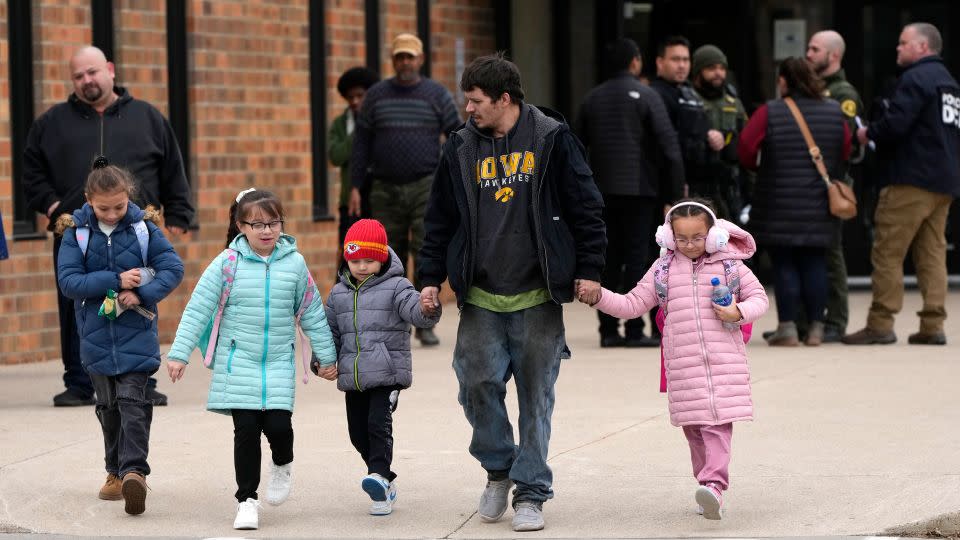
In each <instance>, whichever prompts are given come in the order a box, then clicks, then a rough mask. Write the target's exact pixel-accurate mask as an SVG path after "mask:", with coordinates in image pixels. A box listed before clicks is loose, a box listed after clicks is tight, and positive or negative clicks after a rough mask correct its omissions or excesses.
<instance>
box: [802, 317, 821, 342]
mask: <svg viewBox="0 0 960 540" xmlns="http://www.w3.org/2000/svg"><path fill="white" fill-rule="evenodd" d="M821 343H823V321H813V322H812V323H810V328H808V329H807V339H806V341H804V342H803V344H804V345H806V346H808V347H819V346H820V344H821Z"/></svg>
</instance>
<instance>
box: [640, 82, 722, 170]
mask: <svg viewBox="0 0 960 540" xmlns="http://www.w3.org/2000/svg"><path fill="white" fill-rule="evenodd" d="M650 88H653V89H654V90H655V91H656V92H657V93H658V94H660V97H661V99H663V104H664V105H665V106H666V107H667V114H668V115H669V116H670V121H671V122H673V126H674V128H676V130H677V138H678V140H679V141H680V152H681V153H682V154H683V167H684V171H685V172H686V175H687V177H686V181H687V184H690V185H691V186H692V185H698V184H704V183H709V182H710V168H709V162H710V156H711V154H712V151H711V150H710V147H709V146H708V144H707V132H708V131H710V121H709V119H708V118H707V113H706V110H705V109H704V106H703V99H702V98H701V97H700V95H699V94H697V92H696V90H694V89H693V86H691V85H690V83H689V82H687V81H684V82H683V83H682V84H675V83H671V82H669V81H667V80H665V79H662V78H660V77H656V78H654V79H653V81H651V82H650Z"/></svg>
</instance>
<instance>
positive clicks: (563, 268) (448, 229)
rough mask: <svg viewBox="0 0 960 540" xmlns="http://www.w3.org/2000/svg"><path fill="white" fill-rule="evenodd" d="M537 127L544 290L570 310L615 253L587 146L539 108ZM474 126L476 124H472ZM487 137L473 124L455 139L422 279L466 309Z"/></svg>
mask: <svg viewBox="0 0 960 540" xmlns="http://www.w3.org/2000/svg"><path fill="white" fill-rule="evenodd" d="M531 108H532V109H533V116H534V123H535V128H534V129H535V133H536V134H535V136H534V137H535V143H534V155H535V156H537V160H538V162H537V164H536V168H535V174H534V179H533V185H532V188H533V203H532V205H531V210H532V212H531V216H530V217H531V219H532V220H533V226H534V231H535V234H536V243H537V251H538V254H537V255H538V258H539V260H540V267H541V269H542V270H543V277H544V282H545V283H546V284H547V288H548V290H549V292H550V296H551V298H552V299H553V301H554V302H556V303H558V304H561V303H564V302H570V301H572V300H573V297H574V290H573V289H574V287H573V282H574V280H575V279H588V280H591V281H600V274H601V272H602V270H603V263H604V254H605V251H606V247H607V236H606V228H605V226H604V224H603V217H602V214H603V199H602V198H601V197H600V192H599V190H597V186H596V184H595V183H594V181H593V174H592V173H591V171H590V167H589V166H588V165H587V162H586V160H585V159H584V151H583V146H581V144H580V141H578V140H577V138H576V137H575V136H574V135H573V133H572V132H571V131H570V128H569V126H567V124H566V122H564V120H563V117H562V116H560V114H558V113H556V112H554V111H551V110H549V109H546V108H543V107H540V108H538V107H531ZM470 121H471V120H468V122H470ZM478 143H479V137H478V135H477V134H476V132H474V131H473V130H471V129H469V128H468V127H467V126H466V124H463V125H461V126H460V127H459V128H457V130H456V131H454V132H453V133H451V134H450V137H449V138H448V139H447V142H446V143H445V144H444V146H443V153H442V155H441V157H440V164H439V166H438V167H437V173H436V176H435V177H434V181H433V185H432V187H431V189H430V199H429V201H428V202H427V210H426V214H425V216H424V220H423V221H424V230H425V234H424V240H423V247H422V248H421V249H420V255H419V257H418V259H417V272H418V276H419V278H420V281H421V283H422V284H423V286H425V287H430V286H434V287H439V286H440V284H441V283H443V281H444V279H447V278H449V279H450V287H451V288H452V289H453V291H454V293H456V295H457V304H458V305H459V306H461V307H462V306H463V303H464V299H465V298H466V295H467V291H468V290H469V289H470V285H471V282H472V280H473V272H474V265H475V262H476V261H475V260H474V257H475V253H476V238H477V235H476V231H477V188H476V182H477V181H476V170H477V169H476V167H477V164H476V162H475V160H476V157H477V144H478Z"/></svg>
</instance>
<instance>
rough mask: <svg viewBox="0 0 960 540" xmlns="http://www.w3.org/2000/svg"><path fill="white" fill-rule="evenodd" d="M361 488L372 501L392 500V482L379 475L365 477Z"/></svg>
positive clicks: (361, 482)
mask: <svg viewBox="0 0 960 540" xmlns="http://www.w3.org/2000/svg"><path fill="white" fill-rule="evenodd" d="M360 487H361V488H363V490H364V491H366V492H367V495H369V496H370V499H371V500H374V501H378V502H382V501H386V500H388V499H389V498H390V497H389V492H390V482H387V479H386V478H384V477H382V476H380V475H379V474H377V473H373V474H368V475H366V476H364V477H363V480H361V481H360Z"/></svg>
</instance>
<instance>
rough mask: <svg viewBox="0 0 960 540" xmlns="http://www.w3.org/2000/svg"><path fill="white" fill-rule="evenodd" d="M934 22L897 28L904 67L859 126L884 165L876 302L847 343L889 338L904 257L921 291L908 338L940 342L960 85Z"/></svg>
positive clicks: (957, 189) (957, 168)
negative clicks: (875, 114)
mask: <svg viewBox="0 0 960 540" xmlns="http://www.w3.org/2000/svg"><path fill="white" fill-rule="evenodd" d="M942 47H943V40H942V39H941V37H940V32H939V31H938V30H937V28H936V27H935V26H933V25H932V24H927V23H913V24H908V25H907V26H905V27H904V28H903V31H902V32H901V33H900V43H899V45H898V46H897V65H898V66H900V67H901V68H903V72H902V73H901V74H900V79H899V80H898V81H897V86H896V88H895V89H894V92H893V96H892V97H891V98H890V99H889V100H887V101H886V102H885V107H884V109H883V112H882V114H881V115H880V117H879V119H877V120H875V121H873V122H871V123H870V126H869V127H866V128H861V129H859V130H857V137H858V139H859V140H860V144H861V145H865V144H867V141H868V140H872V141H874V142H875V143H876V147H877V158H878V170H879V171H881V178H880V186H881V190H880V197H879V200H878V202H877V211H876V216H875V219H874V223H875V230H874V240H873V249H872V252H871V254H870V260H871V262H872V263H873V274H872V275H871V280H870V281H871V283H872V287H873V302H872V303H871V305H870V312H869V314H868V315H867V326H866V327H865V328H864V329H862V330H860V331H859V332H856V333H854V334H850V335H847V336H844V338H843V342H844V343H846V344H848V345H870V344H887V343H894V342H895V341H896V340H897V335H896V334H895V333H894V331H893V319H894V315H896V314H897V313H899V312H900V309H901V308H902V307H903V259H904V257H906V255H907V251H909V250H910V249H911V244H912V246H913V248H912V249H913V263H914V266H915V267H916V270H917V282H918V283H919V285H920V292H921V294H922V295H923V308H922V309H921V310H920V312H919V313H918V315H919V316H920V331H919V332H917V333H915V334H911V335H910V337H909V339H908V341H909V343H911V344H924V345H945V344H946V342H947V338H946V335H945V334H944V332H943V321H944V320H945V319H946V318H947V310H946V306H945V303H946V297H947V260H946V257H947V252H946V243H947V242H946V238H945V235H944V233H945V230H946V224H947V214H948V212H949V210H950V204H951V203H952V202H953V198H954V197H957V196H960V155H958V149H960V86H958V85H957V81H956V80H955V79H954V78H953V77H952V76H951V75H950V73H949V72H948V71H947V68H946V66H944V65H943V59H942V58H940V51H941V49H942Z"/></svg>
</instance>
